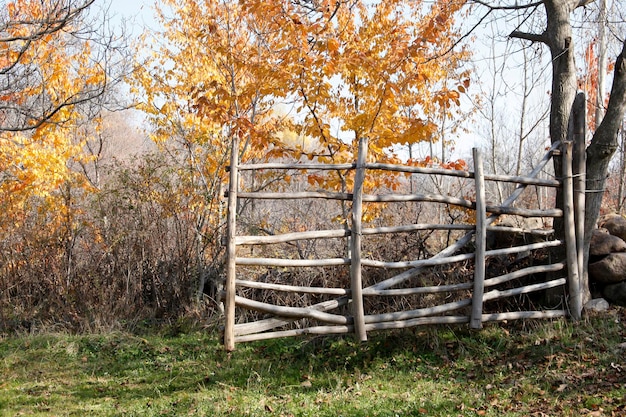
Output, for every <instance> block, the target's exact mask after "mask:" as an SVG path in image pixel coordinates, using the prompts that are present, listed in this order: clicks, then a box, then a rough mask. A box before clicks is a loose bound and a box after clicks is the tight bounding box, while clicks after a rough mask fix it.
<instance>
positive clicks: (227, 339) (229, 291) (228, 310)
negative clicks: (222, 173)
mask: <svg viewBox="0 0 626 417" xmlns="http://www.w3.org/2000/svg"><path fill="white" fill-rule="evenodd" d="M230 152H231V154H230V178H229V182H230V183H229V185H228V217H227V223H228V225H227V226H228V231H227V236H226V237H227V243H226V257H227V261H226V262H227V264H226V283H225V286H224V287H225V288H224V291H225V293H226V299H225V300H224V307H225V309H224V315H225V318H226V323H225V325H224V347H225V348H226V350H227V351H229V352H230V351H232V350H234V349H235V279H236V272H235V270H236V258H237V246H236V245H235V235H236V234H237V191H238V181H239V180H238V175H237V166H238V165H239V140H238V138H236V137H235V138H234V139H233V142H232V149H231V151H230Z"/></svg>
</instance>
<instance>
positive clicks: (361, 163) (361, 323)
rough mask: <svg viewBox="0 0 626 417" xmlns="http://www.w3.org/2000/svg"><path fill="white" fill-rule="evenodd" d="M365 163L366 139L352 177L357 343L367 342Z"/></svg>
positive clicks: (352, 283) (352, 273)
mask: <svg viewBox="0 0 626 417" xmlns="http://www.w3.org/2000/svg"><path fill="white" fill-rule="evenodd" d="M366 162H367V138H366V137H365V138H361V140H360V141H359V154H358V157H357V162H356V174H355V176H354V190H353V194H352V195H353V199H352V229H351V250H350V253H351V254H352V255H351V258H352V259H351V264H350V287H351V288H350V290H351V298H352V312H353V313H352V314H353V315H354V333H355V334H356V337H357V339H358V340H359V341H361V342H364V341H366V340H367V332H366V330H365V311H364V307H363V280H362V277H361V237H362V229H363V227H362V224H361V221H362V217H363V200H362V197H363V182H364V180H365V163H366Z"/></svg>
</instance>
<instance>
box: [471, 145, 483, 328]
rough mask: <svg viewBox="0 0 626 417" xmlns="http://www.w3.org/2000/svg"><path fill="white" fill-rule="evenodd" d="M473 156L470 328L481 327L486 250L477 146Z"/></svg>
mask: <svg viewBox="0 0 626 417" xmlns="http://www.w3.org/2000/svg"><path fill="white" fill-rule="evenodd" d="M472 155H473V158H474V181H475V184H476V234H475V237H474V238H475V242H476V249H475V253H474V293H473V294H472V316H471V318H470V328H472V329H480V328H482V327H483V324H482V315H483V295H484V293H485V252H486V250H487V212H486V211H485V207H486V205H487V204H486V203H485V179H484V171H483V158H482V155H481V153H480V151H479V150H478V149H477V148H473V149H472Z"/></svg>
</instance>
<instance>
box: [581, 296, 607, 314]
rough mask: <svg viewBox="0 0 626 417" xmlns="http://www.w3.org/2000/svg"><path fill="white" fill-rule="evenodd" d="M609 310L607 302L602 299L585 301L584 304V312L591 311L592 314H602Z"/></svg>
mask: <svg viewBox="0 0 626 417" xmlns="http://www.w3.org/2000/svg"><path fill="white" fill-rule="evenodd" d="M608 309H609V302H608V301H606V300H605V299H604V298H594V299H593V300H589V301H587V303H586V304H585V307H584V310H585V311H593V312H602V311H607V310H608Z"/></svg>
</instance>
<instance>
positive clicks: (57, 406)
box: [0, 309, 626, 417]
mask: <svg viewBox="0 0 626 417" xmlns="http://www.w3.org/2000/svg"><path fill="white" fill-rule="evenodd" d="M625 321H626V310H624V309H613V310H611V311H610V312H609V313H606V314H603V315H599V316H595V317H592V318H587V319H585V320H584V321H583V322H581V323H571V322H568V321H566V320H555V321H541V322H539V321H535V322H527V323H521V322H516V323H511V324H509V325H503V324H499V325H488V326H486V327H485V329H483V330H481V331H469V330H467V329H465V328H463V327H458V328H448V327H438V328H416V329H412V330H407V331H402V332H381V333H375V334H372V335H370V340H369V342H367V343H364V344H359V343H357V342H354V341H353V339H352V337H325V338H320V337H317V338H308V339H284V340H273V341H267V342H262V343H261V342H259V343H248V344H239V345H238V346H237V350H236V351H235V352H232V353H230V354H229V353H226V352H225V351H224V350H223V349H222V346H221V345H220V344H219V340H218V337H217V335H216V334H214V333H211V332H208V333H207V332H202V331H194V330H190V331H188V332H186V333H179V334H175V335H173V334H172V332H169V333H168V332H167V331H165V330H163V331H153V332H152V333H147V334H143V335H132V334H126V333H109V334H94V335H67V334H42V335H26V336H19V337H18V336H5V337H4V338H2V339H0V375H1V378H0V415H2V416H21V415H27V416H87V415H89V416H175V415H180V416H189V415H202V416H205V415H206V416H219V415H229V416H315V417H318V416H320V417H321V416H333V417H335V416H546V415H547V416H585V415H589V416H612V415H616V416H619V415H626V408H625V407H624V404H625V403H626V349H625V348H624V347H623V345H622V346H620V345H621V344H623V343H624V342H626V328H625V327H624V322H625ZM542 413H543V414H542Z"/></svg>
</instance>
